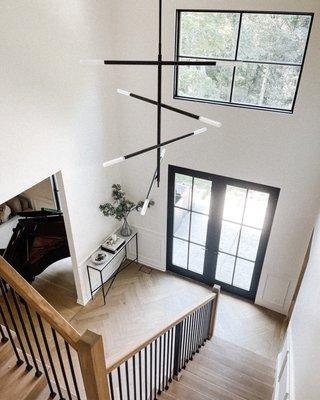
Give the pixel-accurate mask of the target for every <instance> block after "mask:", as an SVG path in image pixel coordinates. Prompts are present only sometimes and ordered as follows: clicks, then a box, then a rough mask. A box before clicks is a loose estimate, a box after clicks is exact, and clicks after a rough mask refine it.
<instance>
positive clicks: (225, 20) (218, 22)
mask: <svg viewBox="0 0 320 400" xmlns="http://www.w3.org/2000/svg"><path fill="white" fill-rule="evenodd" d="M239 19H240V14H239V13H228V12H226V13H221V12H219V13H215V12H210V13H208V12H182V13H181V19H180V24H181V30H180V54H181V55H187V56H193V57H197V56H198V57H199V56H200V57H212V58H234V56H235V52H236V46H237V35H238V25H239Z"/></svg>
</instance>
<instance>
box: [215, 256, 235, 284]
mask: <svg viewBox="0 0 320 400" xmlns="http://www.w3.org/2000/svg"><path fill="white" fill-rule="evenodd" d="M234 262H235V257H233V256H229V255H227V254H222V253H219V256H218V262H217V269H216V279H217V280H218V281H221V282H225V283H229V284H230V285H231V283H232V276H233V269H234Z"/></svg>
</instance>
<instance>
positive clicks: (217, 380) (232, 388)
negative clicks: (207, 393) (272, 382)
mask: <svg viewBox="0 0 320 400" xmlns="http://www.w3.org/2000/svg"><path fill="white" fill-rule="evenodd" d="M187 371H190V372H192V373H193V374H194V375H196V376H199V377H201V378H203V379H205V380H207V381H208V382H210V383H211V382H214V384H215V385H217V386H219V387H221V388H224V389H226V390H227V391H229V392H230V393H233V394H236V395H238V396H240V397H243V398H245V399H246V400H264V399H265V398H266V397H267V398H268V396H269V395H270V393H271V392H272V391H271V389H270V388H267V389H266V388H264V389H261V387H258V388H257V387H256V386H255V385H250V386H248V385H245V384H243V383H241V382H239V381H238V382H235V381H234V380H233V379H230V377H228V376H227V375H226V374H219V373H218V372H215V371H212V370H211V369H208V368H206V367H203V366H202V365H200V364H198V363H197V362H195V363H194V364H193V362H191V363H189V364H188V366H187Z"/></svg>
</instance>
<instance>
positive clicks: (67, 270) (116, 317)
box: [34, 259, 283, 362]
mask: <svg viewBox="0 0 320 400" xmlns="http://www.w3.org/2000/svg"><path fill="white" fill-rule="evenodd" d="M34 287H35V288H36V289H37V290H38V291H39V292H40V293H41V294H42V295H43V296H44V297H45V298H46V299H47V300H48V301H49V302H50V303H51V304H52V305H53V306H54V307H56V308H57V310H58V311H59V312H60V313H61V314H62V315H63V316H64V317H65V318H66V319H67V320H68V321H70V323H71V324H72V325H73V326H74V327H75V328H76V329H78V330H79V331H80V332H84V331H85V330H86V329H91V330H93V331H95V332H97V333H100V334H102V335H103V337H104V343H105V348H106V357H107V359H108V360H109V361H110V362H111V360H113V359H114V358H116V357H118V356H119V355H120V354H122V353H123V352H125V351H126V349H127V348H128V347H131V346H132V345H134V344H135V343H138V342H139V341H140V340H142V339H145V338H146V337H147V336H149V335H151V334H153V333H155V332H157V330H159V328H161V327H163V324H166V323H168V322H170V321H171V320H172V318H173V317H174V316H175V315H176V314H177V313H178V312H180V311H183V310H184V309H185V308H187V307H188V306H189V305H191V304H193V303H194V302H195V301H197V300H199V299H202V298H204V297H205V296H207V295H208V294H209V293H210V289H208V288H207V287H205V286H201V285H198V284H196V283H194V282H191V281H189V280H186V279H182V278H180V277H177V276H174V275H171V274H167V273H163V272H160V271H156V270H152V272H151V273H150V274H148V273H144V272H142V271H140V266H139V265H133V266H131V267H129V268H128V269H127V270H125V271H124V272H122V273H121V274H120V275H119V276H118V278H117V279H116V281H115V283H114V286H113V288H112V289H111V291H110V294H109V295H108V297H107V305H106V306H104V305H103V302H102V296H101V294H100V293H98V294H97V295H96V296H95V298H94V300H93V301H92V302H90V303H89V304H88V305H87V306H86V307H82V306H80V305H78V304H77V303H76V291H75V286H74V281H73V274H72V267H71V264H70V261H69V260H68V259H66V260H63V261H60V262H58V263H56V264H55V265H53V266H51V267H50V268H48V269H47V270H46V271H44V273H42V274H41V276H39V277H38V278H37V279H36V281H35V282H34ZM282 323H283V316H280V315H279V314H277V313H274V312H272V311H269V310H266V309H264V308H262V307H259V306H255V305H253V304H252V303H251V302H248V301H246V300H242V299H239V298H237V297H235V296H231V295H229V294H226V293H222V295H221V301H220V304H219V310H218V319H217V326H216V332H215V334H216V335H217V336H219V337H220V338H222V339H224V340H227V341H229V342H232V343H234V344H236V345H238V346H240V347H243V348H246V349H248V350H251V351H253V352H255V353H257V354H259V355H261V356H264V357H266V358H268V359H271V360H275V359H276V356H277V354H278V349H279V345H280V342H281V328H282Z"/></svg>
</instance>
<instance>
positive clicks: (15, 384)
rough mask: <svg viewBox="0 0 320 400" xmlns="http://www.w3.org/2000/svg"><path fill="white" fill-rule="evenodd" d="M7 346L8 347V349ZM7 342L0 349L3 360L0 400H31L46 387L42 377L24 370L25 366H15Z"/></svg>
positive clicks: (14, 359)
mask: <svg viewBox="0 0 320 400" xmlns="http://www.w3.org/2000/svg"><path fill="white" fill-rule="evenodd" d="M8 345H9V347H8ZM10 346H11V344H10V343H9V342H8V343H6V344H5V345H4V346H1V347H0V359H3V358H4V359H5V362H3V363H2V364H1V366H0V399H6V400H17V399H19V400H33V399H36V396H37V395H38V393H40V392H41V391H42V390H43V388H44V387H45V386H46V380H45V377H44V376H41V377H39V378H37V377H36V376H35V371H34V369H32V370H31V371H30V372H28V371H27V370H26V368H25V367H26V366H25V364H22V365H21V366H20V367H18V366H17V364H16V357H15V355H14V352H13V350H12V348H10Z"/></svg>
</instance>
